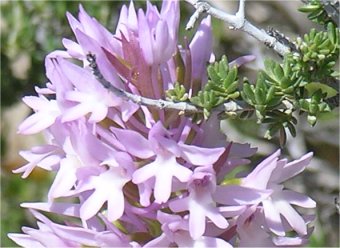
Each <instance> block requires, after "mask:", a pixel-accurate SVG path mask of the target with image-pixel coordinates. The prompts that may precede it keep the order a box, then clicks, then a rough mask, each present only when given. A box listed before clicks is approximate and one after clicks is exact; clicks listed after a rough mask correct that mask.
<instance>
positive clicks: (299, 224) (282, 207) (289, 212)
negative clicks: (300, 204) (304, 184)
mask: <svg viewBox="0 0 340 248" xmlns="http://www.w3.org/2000/svg"><path fill="white" fill-rule="evenodd" d="M274 205H275V208H276V209H277V210H278V211H279V212H280V213H281V214H282V215H283V216H284V217H285V219H286V220H287V221H288V223H289V224H290V226H291V227H292V228H293V229H294V230H295V231H296V232H297V233H299V234H301V235H306V234H307V227H306V223H305V221H304V220H303V218H302V217H301V216H300V215H299V214H298V213H297V212H296V210H295V209H294V208H293V207H292V206H291V205H290V204H289V203H288V202H285V201H275V202H274Z"/></svg>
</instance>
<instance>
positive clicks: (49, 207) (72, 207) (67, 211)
mask: <svg viewBox="0 0 340 248" xmlns="http://www.w3.org/2000/svg"><path fill="white" fill-rule="evenodd" d="M20 206H21V207H23V208H30V209H36V210H41V211H45V212H50V213H57V214H61V215H67V216H72V217H79V216H80V215H79V209H80V204H75V203H63V202H52V203H46V202H31V203H28V202H25V203H21V204H20Z"/></svg>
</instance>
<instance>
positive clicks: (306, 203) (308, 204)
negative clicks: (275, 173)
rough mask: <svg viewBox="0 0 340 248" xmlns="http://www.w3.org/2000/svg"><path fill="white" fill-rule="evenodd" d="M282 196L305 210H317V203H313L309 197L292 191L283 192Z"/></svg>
mask: <svg viewBox="0 0 340 248" xmlns="http://www.w3.org/2000/svg"><path fill="white" fill-rule="evenodd" d="M280 196H281V197H282V199H283V200H285V201H287V202H289V203H290V204H293V205H297V206H300V207H304V208H315V207H316V202H315V201H313V200H312V199H311V198H309V197H308V196H306V195H304V194H301V193H298V192H295V191H291V190H283V191H282V192H280Z"/></svg>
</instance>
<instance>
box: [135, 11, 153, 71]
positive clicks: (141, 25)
mask: <svg viewBox="0 0 340 248" xmlns="http://www.w3.org/2000/svg"><path fill="white" fill-rule="evenodd" d="M138 37H139V39H140V40H142V41H143V42H141V43H140V46H141V49H142V52H143V55H144V59H145V61H146V62H147V63H148V64H149V65H151V64H152V63H153V53H152V43H153V42H152V40H151V31H150V27H149V25H148V23H147V20H146V17H145V15H144V13H143V11H142V10H141V9H139V10H138Z"/></svg>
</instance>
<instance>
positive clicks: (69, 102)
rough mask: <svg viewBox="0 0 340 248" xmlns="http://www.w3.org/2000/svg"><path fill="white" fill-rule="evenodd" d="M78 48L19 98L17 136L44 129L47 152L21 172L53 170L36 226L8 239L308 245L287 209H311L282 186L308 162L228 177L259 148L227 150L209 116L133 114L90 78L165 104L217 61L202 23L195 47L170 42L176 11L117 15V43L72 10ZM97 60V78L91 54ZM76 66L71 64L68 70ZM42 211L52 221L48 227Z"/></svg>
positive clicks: (280, 162)
mask: <svg viewBox="0 0 340 248" xmlns="http://www.w3.org/2000/svg"><path fill="white" fill-rule="evenodd" d="M67 18H68V20H69V23H70V26H71V28H72V30H73V32H74V34H75V37H76V41H72V40H69V39H63V44H64V46H65V48H66V50H65V51H54V52H52V53H51V54H49V55H48V56H47V57H46V72H47V77H48V79H49V82H48V83H47V84H46V88H36V92H37V93H38V96H27V97H24V99H23V101H24V102H25V103H26V104H27V105H28V106H29V107H31V108H32V109H33V110H34V112H35V113H34V114H33V115H31V116H30V117H28V118H27V119H26V120H25V121H24V122H23V123H22V124H21V125H20V126H19V133H21V134H34V133H37V132H41V131H44V132H45V133H46V138H47V141H48V144H44V145H41V146H36V147H33V148H32V149H31V150H29V151H22V152H21V156H23V157H24V158H25V159H26V160H27V161H28V163H27V164H26V165H24V166H23V167H21V168H19V169H17V170H15V171H14V172H15V173H23V175H22V177H23V178H25V177H27V176H29V174H30V173H31V171H32V170H33V169H34V168H35V167H37V166H38V167H40V168H43V169H45V170H48V171H53V172H56V175H55V178H54V181H53V183H52V185H51V187H50V189H49V192H48V201H47V202H41V203H23V204H22V207H25V208H29V209H30V211H31V212H32V214H33V215H34V217H35V218H36V219H37V220H38V222H37V225H38V229H34V228H28V227H23V228H22V230H23V232H24V234H9V237H10V238H11V239H12V240H14V241H15V242H16V243H17V244H18V245H21V246H24V247H50V246H59V247H68V246H72V247H84V246H96V247H97V246H98V247H102V246H106V247H116V246H118V247H164V246H174V245H177V246H179V247H182V246H185V247H196V246H200V247H202V246H205V247H232V246H249V245H250V246H287V245H289V246H292V245H302V244H304V243H305V242H306V241H307V240H308V236H309V235H310V233H311V229H310V228H308V227H307V224H308V223H309V222H311V221H312V219H313V217H312V216H302V215H300V214H299V213H298V212H297V211H296V210H295V209H294V208H293V207H292V205H298V206H300V207H304V208H314V207H315V202H314V201H313V200H311V199H310V198H309V197H307V196H304V195H302V194H300V193H297V192H293V191H290V190H288V189H285V188H284V186H283V184H282V183H283V182H284V181H285V180H287V179H289V178H291V177H293V176H295V175H297V174H298V173H300V172H302V171H303V170H304V169H305V168H306V166H307V165H308V164H309V161H310V159H311V157H312V154H311V153H309V154H307V155H304V156H303V157H301V158H300V159H299V160H296V161H293V162H287V160H285V159H279V155H280V151H277V152H275V153H274V154H273V155H271V156H270V157H268V158H267V159H265V160H264V161H263V162H262V163H260V164H259V165H258V166H256V167H255V169H254V170H253V171H252V172H250V173H243V174H242V175H237V176H232V175H234V174H235V173H233V172H234V169H235V168H238V167H239V166H240V165H245V164H247V163H249V159H248V158H249V157H250V156H252V155H253V154H254V153H255V152H256V149H254V148H251V147H250V146H249V145H248V144H237V143H233V142H228V141H227V139H226V137H225V135H224V134H223V133H221V132H220V130H219V120H218V118H217V115H215V114H212V115H211V116H210V118H209V119H208V120H205V121H201V122H198V123H197V122H194V121H193V120H192V117H188V116H186V115H184V114H181V113H180V111H177V110H171V109H157V108H152V107H149V106H141V105H138V104H137V103H133V102H131V101H128V100H126V99H123V98H120V97H119V96H117V95H115V94H113V93H112V92H111V91H110V90H108V87H104V86H103V85H102V84H101V83H100V82H99V79H98V77H103V78H105V80H106V81H107V82H110V83H111V84H112V86H114V87H117V88H119V89H123V90H124V91H126V92H129V93H131V94H134V95H137V96H143V97H148V98H151V99H165V91H167V90H171V89H173V88H174V87H175V84H176V83H178V82H179V83H181V84H183V85H184V87H185V88H186V89H187V94H188V95H189V96H190V95H192V94H194V93H197V92H198V90H200V89H202V87H204V85H205V84H206V82H207V75H206V68H205V67H206V64H207V63H208V62H209V61H211V60H213V58H214V56H213V54H212V33H211V27H210V18H209V17H207V18H205V19H203V20H202V22H201V24H200V26H199V28H198V30H197V32H196V34H195V35H194V37H193V38H192V40H191V42H189V41H188V40H186V39H184V45H183V46H180V45H179V43H178V40H179V39H178V28H179V2H178V1H175V0H168V1H164V2H163V4H162V7H161V10H160V11H158V9H157V8H156V6H154V5H152V4H151V3H149V2H147V8H146V11H145V12H144V11H143V10H142V9H139V10H138V11H136V10H135V8H134V4H133V2H131V3H130V5H129V6H128V7H127V6H123V7H122V9H121V13H120V18H119V22H118V25H117V28H116V32H115V34H112V33H110V32H109V31H108V30H107V29H105V28H104V27H103V26H101V25H100V24H99V23H98V22H97V21H96V19H94V18H92V17H90V16H89V15H88V14H87V13H86V12H85V10H84V9H83V7H82V6H80V11H79V16H78V19H76V18H74V17H73V16H72V15H71V14H69V13H68V14H67ZM89 53H91V54H94V55H95V57H96V66H98V70H99V71H100V73H99V72H98V71H95V72H93V70H92V69H93V68H91V66H89V61H88V60H87V55H88V54H89ZM75 61H76V62H75ZM41 212H47V213H49V214H50V215H55V216H58V217H59V221H52V220H50V219H49V218H47V217H46V216H44V215H43V214H42V213H41Z"/></svg>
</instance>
